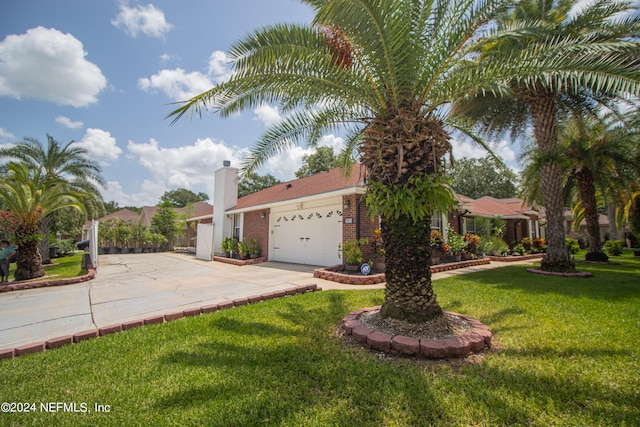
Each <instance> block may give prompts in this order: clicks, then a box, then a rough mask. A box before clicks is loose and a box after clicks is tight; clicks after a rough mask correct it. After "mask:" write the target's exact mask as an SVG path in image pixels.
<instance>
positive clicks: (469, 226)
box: [464, 216, 476, 234]
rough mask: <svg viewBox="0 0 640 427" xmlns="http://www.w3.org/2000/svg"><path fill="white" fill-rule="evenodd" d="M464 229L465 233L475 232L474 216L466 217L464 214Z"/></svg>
mask: <svg viewBox="0 0 640 427" xmlns="http://www.w3.org/2000/svg"><path fill="white" fill-rule="evenodd" d="M464 231H465V232H467V233H474V234H475V232H476V219H475V217H472V216H471V217H468V216H465V217H464Z"/></svg>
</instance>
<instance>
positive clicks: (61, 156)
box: [0, 135, 105, 263]
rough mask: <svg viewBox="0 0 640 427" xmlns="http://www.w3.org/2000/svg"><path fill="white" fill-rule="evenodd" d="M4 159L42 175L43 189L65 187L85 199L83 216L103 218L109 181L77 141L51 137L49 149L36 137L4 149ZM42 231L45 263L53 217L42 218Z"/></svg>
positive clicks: (1, 155)
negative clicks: (105, 190) (63, 141)
mask: <svg viewBox="0 0 640 427" xmlns="http://www.w3.org/2000/svg"><path fill="white" fill-rule="evenodd" d="M0 158H8V159H11V160H15V161H19V162H22V163H24V164H25V165H26V167H27V169H29V170H30V171H31V172H32V173H36V172H37V173H38V174H40V175H39V177H38V178H39V182H40V183H41V185H42V186H43V188H45V189H46V188H47V186H49V185H56V186H59V185H65V186H67V188H68V190H69V191H70V192H73V193H75V194H76V195H78V196H79V197H81V199H80V201H81V203H82V204H83V205H84V209H83V210H82V212H83V214H84V215H85V219H86V216H87V215H88V216H90V217H96V216H100V215H103V214H104V212H105V210H104V206H103V203H102V195H101V194H100V190H99V187H104V185H105V180H104V178H103V177H102V175H101V168H100V165H99V164H98V163H97V162H95V161H93V160H91V159H89V158H87V150H85V149H84V148H82V147H80V146H78V145H74V141H71V142H69V143H67V144H66V145H62V144H60V143H59V142H58V141H56V140H55V139H53V137H52V136H51V135H47V146H46V148H45V147H44V146H43V145H42V144H41V143H40V141H38V140H37V139H35V138H25V139H24V140H23V141H20V142H18V143H16V144H15V145H13V146H9V147H4V148H0ZM40 228H41V231H42V234H43V239H42V240H41V242H40V252H41V255H42V257H43V262H44V263H48V262H50V260H49V233H50V231H51V227H50V218H49V217H48V216H44V217H42V218H41V223H40Z"/></svg>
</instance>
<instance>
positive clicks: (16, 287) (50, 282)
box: [0, 268, 96, 293]
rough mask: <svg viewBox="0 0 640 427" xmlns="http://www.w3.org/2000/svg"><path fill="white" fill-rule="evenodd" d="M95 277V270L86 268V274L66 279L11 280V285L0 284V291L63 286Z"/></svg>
mask: <svg viewBox="0 0 640 427" xmlns="http://www.w3.org/2000/svg"><path fill="white" fill-rule="evenodd" d="M95 277H96V270H95V269H93V268H89V269H87V274H85V275H82V276H77V277H69V278H68V279H58V280H47V281H44V282H27V283H20V282H17V283H16V282H13V284H11V285H4V286H0V293H3V292H12V291H23V290H25V289H38V288H48V287H53V286H64V285H74V284H76V283H82V282H87V281H89V280H93V279H95Z"/></svg>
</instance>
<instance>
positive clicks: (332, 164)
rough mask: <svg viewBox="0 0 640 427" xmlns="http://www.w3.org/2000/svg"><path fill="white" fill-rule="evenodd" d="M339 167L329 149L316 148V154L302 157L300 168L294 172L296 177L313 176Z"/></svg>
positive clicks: (336, 158) (331, 150)
mask: <svg viewBox="0 0 640 427" xmlns="http://www.w3.org/2000/svg"><path fill="white" fill-rule="evenodd" d="M338 166H339V163H338V156H336V155H335V154H334V152H333V148H331V147H317V148H316V152H315V153H313V154H308V155H304V156H302V167H301V168H300V169H298V170H297V171H296V177H298V178H303V177H305V176H311V175H315V174H317V173H318V172H325V171H329V170H331V169H334V168H337V167H338Z"/></svg>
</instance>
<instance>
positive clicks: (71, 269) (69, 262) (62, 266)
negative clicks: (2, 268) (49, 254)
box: [9, 252, 87, 283]
mask: <svg viewBox="0 0 640 427" xmlns="http://www.w3.org/2000/svg"><path fill="white" fill-rule="evenodd" d="M82 255H83V252H77V253H75V254H73V255H70V256H65V257H61V258H53V259H52V260H51V262H52V264H51V265H46V266H45V267H44V272H45V278H43V279H39V280H35V281H46V280H57V279H67V278H69V277H77V276H82V275H83V274H87V270H84V269H82ZM15 272H16V264H15V263H12V264H11V275H10V276H9V280H11V281H13V280H14V277H13V274H14V273H15ZM51 276H53V277H51ZM16 283H20V282H16Z"/></svg>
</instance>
